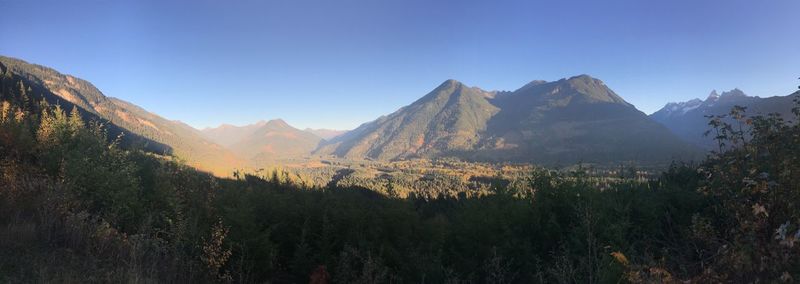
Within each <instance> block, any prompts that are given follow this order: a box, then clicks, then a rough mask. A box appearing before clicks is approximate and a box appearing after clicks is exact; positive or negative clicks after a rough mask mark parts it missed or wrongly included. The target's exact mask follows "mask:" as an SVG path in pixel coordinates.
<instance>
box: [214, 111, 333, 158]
mask: <svg viewBox="0 0 800 284" xmlns="http://www.w3.org/2000/svg"><path fill="white" fill-rule="evenodd" d="M321 141H322V138H320V137H319V136H316V135H314V134H311V133H308V132H306V131H302V130H300V129H297V128H294V127H292V126H290V125H289V124H287V123H286V122H285V121H283V120H281V119H275V120H270V121H267V122H266V123H264V124H262V125H260V126H259V127H258V128H256V129H255V130H253V131H252V132H250V133H249V134H248V135H247V136H245V137H243V138H242V139H240V140H239V141H237V142H235V143H234V144H232V145H231V146H230V147H229V149H230V150H231V151H233V152H234V153H237V154H239V155H240V156H242V157H246V158H248V159H251V160H254V161H263V160H272V159H276V158H292V157H300V156H306V155H309V154H310V153H311V151H313V150H314V149H316V148H317V146H319V144H320V142H321Z"/></svg>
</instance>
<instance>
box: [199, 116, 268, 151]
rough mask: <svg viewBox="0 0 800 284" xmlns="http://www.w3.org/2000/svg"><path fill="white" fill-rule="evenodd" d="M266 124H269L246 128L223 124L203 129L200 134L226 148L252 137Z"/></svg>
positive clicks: (262, 122) (261, 123)
mask: <svg viewBox="0 0 800 284" xmlns="http://www.w3.org/2000/svg"><path fill="white" fill-rule="evenodd" d="M265 124H267V122H266V121H264V120H261V121H258V122H256V123H253V124H248V125H245V126H235V125H230V124H222V125H220V126H218V127H214V128H211V127H206V128H203V129H202V130H200V132H201V133H203V136H205V137H206V138H207V139H208V140H211V141H213V142H214V143H217V144H219V145H222V146H225V147H230V146H232V145H233V144H236V143H237V142H239V141H242V140H243V139H245V138H246V137H248V136H250V135H252V134H253V132H255V131H256V130H258V129H259V128H261V127H262V126H264V125H265Z"/></svg>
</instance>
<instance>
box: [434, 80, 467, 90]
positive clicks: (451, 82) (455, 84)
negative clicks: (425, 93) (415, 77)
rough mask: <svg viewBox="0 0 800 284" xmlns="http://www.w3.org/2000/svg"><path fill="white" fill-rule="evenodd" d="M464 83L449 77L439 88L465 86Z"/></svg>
mask: <svg viewBox="0 0 800 284" xmlns="http://www.w3.org/2000/svg"><path fill="white" fill-rule="evenodd" d="M463 85H464V83H461V82H459V81H458V80H455V79H447V80H445V81H444V82H442V83H441V84H439V87H438V88H453V87H458V86H463ZM438 88H437V89H438Z"/></svg>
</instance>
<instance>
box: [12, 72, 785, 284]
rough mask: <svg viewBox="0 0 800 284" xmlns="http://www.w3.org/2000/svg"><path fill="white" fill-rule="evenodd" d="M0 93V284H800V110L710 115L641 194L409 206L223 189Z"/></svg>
mask: <svg viewBox="0 0 800 284" xmlns="http://www.w3.org/2000/svg"><path fill="white" fill-rule="evenodd" d="M0 88H2V98H0V99H1V100H0V101H1V102H0V282H59V283H61V282H66V283H73V282H81V283H83V282H99V283H120V282H123V283H153V282H159V283H160V282H168V283H173V282H179V283H184V282H185V283H215V282H222V283H225V282H237V283H263V282H268V283H305V282H308V283H620V282H631V283H642V282H667V283H669V282H683V281H690V282H702V283H707V282H735V283H742V282H779V281H784V282H795V281H798V280H800V244H798V243H797V242H798V241H800V207H799V206H798V204H797V202H798V201H800V125H798V123H797V118H798V117H800V104H798V105H797V106H796V107H795V108H794V110H793V113H794V115H795V117H793V118H784V117H781V116H779V115H767V116H752V117H751V116H748V115H747V112H746V109H745V108H741V107H737V108H734V109H732V110H731V111H730V113H727V114H721V115H718V116H711V117H709V132H708V133H709V135H711V136H712V137H713V138H714V139H715V141H716V142H717V143H718V144H717V145H718V147H717V150H715V151H713V152H710V153H708V155H707V157H706V159H705V160H704V161H703V162H701V163H699V164H683V163H680V162H675V163H673V165H671V166H670V167H669V168H668V169H667V170H665V171H664V172H663V173H661V174H660V175H659V176H658V177H656V178H652V179H648V180H645V181H643V180H641V179H637V178H635V177H624V176H622V177H620V178H618V179H615V180H614V181H613V182H605V183H603V184H602V186H600V185H599V184H598V181H597V179H596V178H595V177H592V176H591V175H589V174H587V172H586V171H584V170H582V169H580V168H579V169H575V170H571V171H568V172H564V171H554V170H549V169H545V168H535V167H532V168H530V169H529V171H528V172H527V173H526V174H525V176H524V177H523V178H522V179H521V180H522V181H523V182H524V183H525V186H510V185H509V184H503V183H493V184H491V185H490V186H488V187H486V188H481V189H479V190H481V191H482V192H483V193H482V194H458V193H456V194H428V195H419V194H402V195H401V194H394V193H393V190H392V188H393V186H392V185H388V186H387V187H386V190H383V191H375V190H371V189H369V188H367V187H364V186H361V185H359V183H358V182H347V181H342V182H339V183H335V184H329V185H324V186H308V185H304V184H301V183H298V182H296V181H293V179H291V178H281V176H282V175H281V174H279V173H277V172H275V173H273V174H270V173H265V174H261V175H258V174H252V173H241V172H237V173H234V174H233V177H232V178H219V177H215V176H213V175H211V174H208V173H204V172H201V171H198V170H195V169H193V168H192V167H190V166H188V165H186V164H184V163H182V162H181V161H180V160H178V159H174V158H171V157H168V156H162V155H158V154H153V153H150V152H148V151H145V150H144V149H141V148H137V147H135V145H122V144H121V143H120V141H121V139H122V137H109V134H108V131H107V125H106V124H105V123H104V122H102V121H97V120H93V119H88V118H87V117H84V116H82V115H81V113H80V112H79V111H78V110H77V107H75V106H73V107H72V109H63V108H62V107H61V106H60V105H59V104H50V103H47V102H44V101H34V100H31V99H30V98H29V97H28V96H27V95H26V91H28V90H27V89H26V87H25V86H24V85H23V84H22V83H20V82H19V81H15V80H12V79H11V78H3V79H2V85H1V86H0ZM795 95H797V93H796V94H795ZM795 102H796V103H797V99H795ZM518 182H519V181H518ZM447 184H448V182H441V183H439V182H436V181H435V180H434V181H431V182H430V183H429V185H430V186H431V187H444V186H447ZM437 190H444V191H447V189H437ZM470 190H475V189H470V187H464V188H463V189H462V190H461V192H469V191H470Z"/></svg>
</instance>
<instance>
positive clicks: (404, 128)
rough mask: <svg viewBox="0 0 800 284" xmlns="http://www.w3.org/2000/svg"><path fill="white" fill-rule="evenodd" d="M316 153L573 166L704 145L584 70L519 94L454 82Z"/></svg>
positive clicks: (688, 153)
mask: <svg viewBox="0 0 800 284" xmlns="http://www.w3.org/2000/svg"><path fill="white" fill-rule="evenodd" d="M316 153H319V154H333V155H336V156H341V157H353V158H355V157H367V158H373V159H384V160H391V159H403V158H414V157H438V156H456V157H462V158H466V159H471V160H488V161H519V162H539V163H548V164H559V163H564V164H566V163H575V162H581V161H583V162H596V163H608V162H620V161H647V162H666V161H669V160H671V159H673V158H692V157H694V156H695V155H697V154H698V153H699V151H698V150H697V149H696V148H694V147H692V146H690V145H688V144H686V143H684V142H683V141H681V140H680V139H679V138H677V137H676V136H674V135H673V134H671V133H670V132H669V130H667V129H666V128H665V127H664V126H662V125H659V124H658V123H656V122H654V121H652V120H650V119H649V118H648V117H647V115H645V114H644V113H642V112H640V111H638V110H637V109H636V108H635V107H634V106H632V105H631V104H629V103H627V102H626V101H625V100H624V99H622V98H621V97H619V96H618V95H617V94H615V93H614V92H613V91H611V90H610V89H609V88H608V87H607V86H606V85H605V84H604V83H603V82H601V81H600V80H597V79H594V78H591V77H589V76H587V75H581V76H576V77H572V78H569V79H562V80H559V81H555V82H545V81H533V82H531V83H529V84H527V85H525V86H523V87H522V88H519V89H518V90H516V91H514V92H490V91H484V90H482V89H479V88H474V87H468V86H466V85H464V84H462V83H460V82H458V81H455V80H448V81H445V82H444V83H442V84H441V85H440V86H439V87H437V88H436V89H434V90H433V91H431V92H430V93H428V94H427V95H425V96H424V97H422V98H421V99H419V100H417V101H416V102H414V103H412V104H411V105H408V106H406V107H403V108H401V109H399V110H398V111H396V112H394V113H392V114H390V115H388V116H384V117H381V118H378V119H377V120H375V121H372V122H369V123H365V124H363V125H361V126H360V127H358V128H356V129H355V130H352V131H350V132H348V133H346V134H344V135H342V136H339V137H337V138H335V139H332V140H331V141H329V142H326V143H325V145H323V146H322V147H320V148H319V149H318V150H317V151H316Z"/></svg>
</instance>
